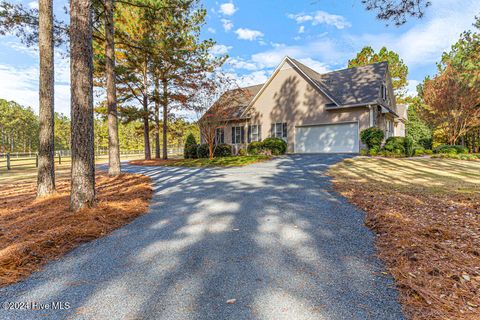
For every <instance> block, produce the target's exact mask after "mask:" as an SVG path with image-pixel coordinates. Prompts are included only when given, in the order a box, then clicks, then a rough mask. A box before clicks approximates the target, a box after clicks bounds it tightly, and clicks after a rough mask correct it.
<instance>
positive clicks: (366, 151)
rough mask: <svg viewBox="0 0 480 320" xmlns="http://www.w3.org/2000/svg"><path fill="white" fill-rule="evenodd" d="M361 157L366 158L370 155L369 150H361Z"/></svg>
mask: <svg viewBox="0 0 480 320" xmlns="http://www.w3.org/2000/svg"><path fill="white" fill-rule="evenodd" d="M360 155H361V156H366V155H368V150H367V149H361V150H360Z"/></svg>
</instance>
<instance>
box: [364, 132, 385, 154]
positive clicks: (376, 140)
mask: <svg viewBox="0 0 480 320" xmlns="http://www.w3.org/2000/svg"><path fill="white" fill-rule="evenodd" d="M384 137H385V135H384V134H383V131H382V129H380V128H377V127H370V128H367V129H364V130H362V132H360V139H361V140H362V142H363V143H364V144H365V145H366V146H367V148H368V150H371V149H373V148H375V147H376V148H378V150H376V151H377V152H378V151H379V150H380V147H381V146H382V141H383V138H384Z"/></svg>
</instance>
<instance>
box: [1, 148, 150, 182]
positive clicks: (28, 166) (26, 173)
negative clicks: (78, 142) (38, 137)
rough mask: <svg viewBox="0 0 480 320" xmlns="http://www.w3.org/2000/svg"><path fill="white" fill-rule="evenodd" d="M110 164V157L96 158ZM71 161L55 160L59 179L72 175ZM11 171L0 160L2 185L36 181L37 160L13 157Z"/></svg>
mask: <svg viewBox="0 0 480 320" xmlns="http://www.w3.org/2000/svg"><path fill="white" fill-rule="evenodd" d="M141 157H143V155H141V154H137V155H121V156H120V158H121V160H122V161H125V160H132V159H139V158H141ZM107 162H108V156H99V157H96V158H95V163H96V164H102V163H107ZM70 166H71V160H70V157H64V158H62V163H61V164H59V163H58V157H56V158H55V174H56V176H57V177H67V176H68V175H69V174H70ZM11 168H12V169H11V170H7V169H6V160H5V159H3V158H2V159H1V160H0V184H2V183H12V182H26V181H35V179H36V178H37V168H36V167H35V158H31V159H19V160H17V159H16V158H14V157H12V160H11Z"/></svg>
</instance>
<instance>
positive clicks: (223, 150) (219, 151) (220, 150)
mask: <svg viewBox="0 0 480 320" xmlns="http://www.w3.org/2000/svg"><path fill="white" fill-rule="evenodd" d="M207 151H208V148H207ZM213 155H214V156H215V157H219V158H221V157H230V156H231V155H232V146H231V145H229V144H225V143H222V144H217V147H216V148H215V151H214V152H213Z"/></svg>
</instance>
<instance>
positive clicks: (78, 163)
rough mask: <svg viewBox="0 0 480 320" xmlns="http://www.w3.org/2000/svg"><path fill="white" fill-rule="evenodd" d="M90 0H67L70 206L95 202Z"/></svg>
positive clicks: (72, 207)
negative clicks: (70, 139) (68, 3)
mask: <svg viewBox="0 0 480 320" xmlns="http://www.w3.org/2000/svg"><path fill="white" fill-rule="evenodd" d="M91 6H92V1H91V0H71V1H70V77H71V84H70V85H71V110H72V111H71V117H72V120H71V126H72V172H71V174H72V178H71V194H70V208H71V209H72V210H74V211H77V210H79V209H81V208H83V207H85V206H88V207H90V206H93V204H94V202H95V155H94V153H95V152H94V151H95V150H94V143H93V141H94V136H93V59H92V58H93V50H92V18H91V17H92V14H91Z"/></svg>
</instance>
